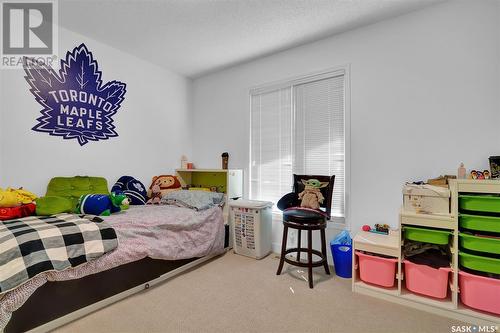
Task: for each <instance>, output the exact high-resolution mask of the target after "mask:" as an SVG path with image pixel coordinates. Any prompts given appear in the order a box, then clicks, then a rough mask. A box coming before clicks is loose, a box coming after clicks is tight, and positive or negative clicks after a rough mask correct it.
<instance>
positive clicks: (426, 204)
mask: <svg viewBox="0 0 500 333" xmlns="http://www.w3.org/2000/svg"><path fill="white" fill-rule="evenodd" d="M403 210H404V211H406V212H410V213H424V214H440V215H447V214H450V190H449V189H447V188H442V187H439V186H432V185H415V184H406V185H405V186H404V187H403Z"/></svg>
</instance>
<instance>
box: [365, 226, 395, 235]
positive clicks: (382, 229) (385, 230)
mask: <svg viewBox="0 0 500 333" xmlns="http://www.w3.org/2000/svg"><path fill="white" fill-rule="evenodd" d="M361 230H363V231H368V232H373V233H375V234H382V235H388V234H389V225H387V224H379V223H377V224H375V228H372V227H370V226H369V225H368V224H365V225H364V226H363V227H361Z"/></svg>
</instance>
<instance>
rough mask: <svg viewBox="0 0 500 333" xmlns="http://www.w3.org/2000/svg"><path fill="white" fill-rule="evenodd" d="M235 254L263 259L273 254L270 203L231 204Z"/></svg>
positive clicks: (241, 202) (238, 201) (237, 202)
mask: <svg viewBox="0 0 500 333" xmlns="http://www.w3.org/2000/svg"><path fill="white" fill-rule="evenodd" d="M229 207H230V211H229V214H230V215H229V218H230V221H231V228H232V232H233V247H234V252H235V253H237V254H241V255H244V256H247V257H252V258H255V259H261V258H264V257H265V256H267V255H268V254H269V253H270V252H271V239H272V207H273V203H272V202H269V201H256V200H235V201H231V202H229Z"/></svg>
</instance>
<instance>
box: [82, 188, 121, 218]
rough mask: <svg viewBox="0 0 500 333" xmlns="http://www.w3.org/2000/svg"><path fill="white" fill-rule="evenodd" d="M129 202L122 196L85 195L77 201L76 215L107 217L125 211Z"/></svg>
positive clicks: (113, 194)
mask: <svg viewBox="0 0 500 333" xmlns="http://www.w3.org/2000/svg"><path fill="white" fill-rule="evenodd" d="M128 206H129V200H128V198H127V196H126V195H124V194H115V193H114V192H113V193H111V194H110V195H106V194H85V195H82V196H81V197H80V200H78V206H77V207H76V213H78V214H91V215H98V216H109V215H111V214H113V213H118V212H119V211H121V210H122V209H127V208H128Z"/></svg>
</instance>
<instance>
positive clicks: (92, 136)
mask: <svg viewBox="0 0 500 333" xmlns="http://www.w3.org/2000/svg"><path fill="white" fill-rule="evenodd" d="M23 60H24V61H23V67H24V71H25V73H26V76H25V77H24V78H25V79H26V81H27V82H28V84H29V85H30V87H31V88H30V92H31V93H32V94H33V95H34V96H35V99H36V101H37V102H38V103H39V104H40V105H41V106H42V107H43V109H42V110H41V111H40V113H41V114H42V116H41V117H39V118H37V121H38V124H37V125H36V126H35V127H33V128H32V130H34V131H37V132H45V133H49V134H50V135H54V136H62V137H63V138H64V139H77V140H78V143H79V144H80V145H81V146H83V145H85V144H86V143H88V142H89V141H98V140H107V139H108V138H111V137H115V136H118V134H117V133H116V131H115V126H114V125H113V115H115V114H116V112H117V111H118V109H119V108H120V105H121V103H122V101H123V99H124V96H125V92H126V89H125V88H126V84H125V83H122V82H119V81H110V82H108V83H106V84H104V85H103V84H102V80H101V74H102V73H101V72H100V71H99V69H98V66H97V61H96V60H95V59H94V57H93V55H92V53H91V52H90V51H89V50H88V49H87V47H86V46H85V44H81V45H80V46H78V47H75V48H74V49H73V51H71V52H67V53H66V58H65V59H62V60H61V69H60V70H59V73H56V72H55V71H54V69H52V68H51V67H50V66H47V65H46V64H44V63H39V62H37V60H36V59H35V58H30V57H24V58H23Z"/></svg>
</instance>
